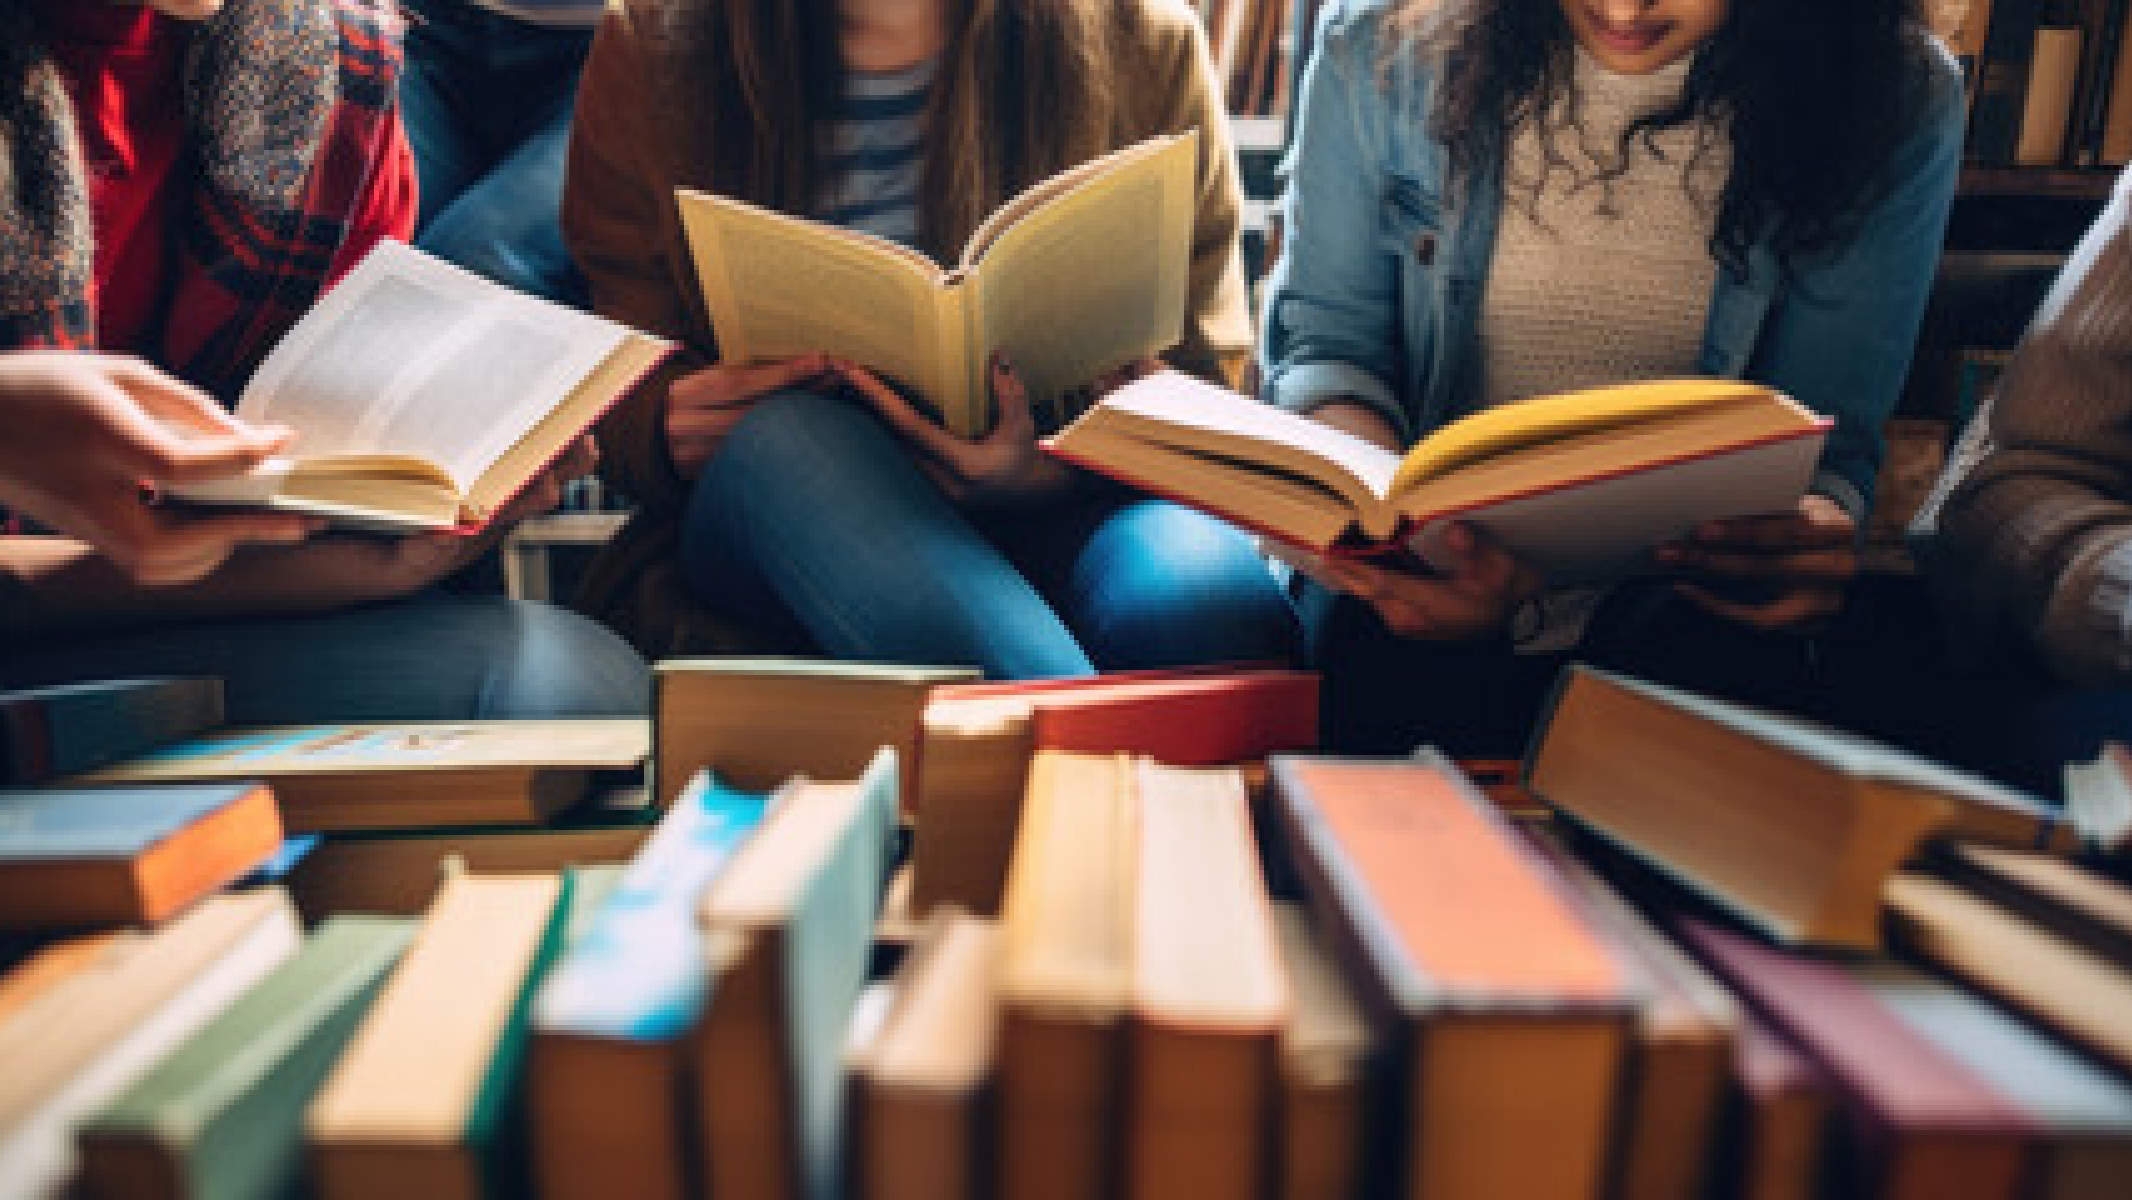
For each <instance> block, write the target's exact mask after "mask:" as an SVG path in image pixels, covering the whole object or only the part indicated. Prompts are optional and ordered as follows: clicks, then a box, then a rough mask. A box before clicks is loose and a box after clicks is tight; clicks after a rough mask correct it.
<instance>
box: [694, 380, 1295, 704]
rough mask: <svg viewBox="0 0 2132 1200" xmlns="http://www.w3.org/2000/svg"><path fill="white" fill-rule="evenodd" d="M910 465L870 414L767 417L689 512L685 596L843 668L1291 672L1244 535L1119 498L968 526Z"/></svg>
mask: <svg viewBox="0 0 2132 1200" xmlns="http://www.w3.org/2000/svg"><path fill="white" fill-rule="evenodd" d="M911 455H912V451H911V450H910V449H909V448H908V447H907V446H906V445H905V444H904V443H903V442H902V441H901V440H900V439H899V438H898V437H897V436H896V435H895V433H894V432H893V431H891V430H890V429H888V428H887V427H886V426H885V425H883V424H882V423H881V421H880V420H879V419H878V418H877V417H875V416H874V415H873V413H872V412H871V411H869V410H867V409H866V408H865V407H864V406H863V404H861V403H859V402H858V401H856V400H853V399H850V398H847V397H842V396H822V395H816V394H813V393H806V392H794V393H788V394H783V395H778V396H773V397H771V398H769V399H766V400H764V401H763V402H762V403H761V404H759V405H758V406H757V407H756V408H755V410H754V411H753V412H751V413H750V414H749V415H748V416H747V418H746V419H745V420H743V421H742V422H741V423H740V425H739V426H738V427H737V428H736V429H735V430H734V431H733V433H732V435H731V436H729V437H728V438H727V439H726V441H725V443H724V445H722V446H721V447H720V448H719V450H718V454H717V456H716V457H715V458H714V459H712V461H711V463H710V465H709V466H708V467H706V468H705V469H704V472H703V475H702V476H701V477H700V478H699V479H698V481H697V483H696V486H695V491H694V492H693V493H692V494H691V496H690V500H689V509H688V514H687V520H686V523H685V525H684V528H683V530H682V535H681V561H682V568H683V571H684V573H685V575H686V577H687V579H688V582H689V585H690V586H691V588H693V589H694V590H695V591H696V593H697V594H698V596H699V597H700V598H701V599H703V600H704V601H705V602H707V603H709V604H711V605H713V606H714V607H717V608H719V609H720V610H722V611H725V612H728V613H730V614H732V615H734V616H737V617H741V618H744V619H748V620H752V621H755V622H757V623H760V624H764V625H768V626H771V627H774V628H782V629H785V630H787V631H793V632H798V633H801V634H804V635H805V636H806V637H808V638H810V639H811V640H812V641H813V643H814V644H815V645H817V646H819V647H820V649H821V650H822V651H823V652H824V653H826V654H829V655H831V656H833V657H836V658H847V659H866V660H874V661H889V662H911V663H941V664H955V665H974V666H977V667H980V668H982V669H983V670H984V672H985V674H986V675H988V676H990V677H993V678H998V679H1027V678H1043V677H1052V676H1072V675H1086V674H1089V673H1091V672H1093V671H1097V670H1106V671H1108V670H1123V669H1129V668H1140V667H1157V666H1174V665H1180V664H1187V663H1209V662H1228V661H1237V660H1282V661H1286V660H1289V659H1292V658H1293V657H1294V656H1295V654H1296V651H1297V633H1296V626H1295V617H1294V614H1293V612H1292V611H1291V610H1290V609H1289V607H1288V604H1287V601H1286V599H1285V598H1284V597H1283V596H1282V595H1281V592H1280V588H1279V587H1278V585H1277V584H1276V583H1275V581H1274V578H1273V576H1272V574H1271V573H1270V572H1268V571H1267V569H1266V566H1265V564H1264V562H1262V561H1261V560H1260V558H1259V557H1258V554H1257V552H1256V549H1255V547H1254V546H1253V545H1252V542H1251V539H1250V538H1249V537H1247V536H1246V535H1245V534H1243V533H1241V532H1239V531H1238V530H1236V529H1234V528H1232V527H1230V526H1228V525H1225V524H1223V523H1221V522H1219V521H1216V520H1214V519H1213V518H1211V517H1207V516H1204V515H1202V514H1200V513H1197V512H1194V511H1192V510H1190V509H1186V508H1181V507H1179V506H1177V505H1174V504H1170V503H1167V502H1163V501H1157V500H1150V499H1146V498H1144V497H1141V496H1138V495H1136V494H1131V493H1127V492H1124V491H1122V490H1119V489H1113V488H1109V487H1103V488H1100V489H1096V493H1097V494H1095V495H1092V496H1089V497H1085V498H1083V497H1076V498H1075V499H1074V500H1072V501H1069V502H1066V503H1065V504H1064V505H1063V506H1053V507H1050V508H1046V509H1044V510H1042V511H1040V512H1026V513H1016V514H1006V513H983V514H973V513H969V512H965V511H964V510H962V509H960V508H958V507H956V505H955V504H953V503H952V502H950V501H949V500H948V498H947V497H946V496H944V495H943V494H942V493H941V492H940V490H939V489H938V488H937V487H935V486H934V485H933V483H932V481H931V480H929V479H928V478H927V477H926V475H925V473H924V472H923V471H921V470H920V469H919V468H918V466H917V464H916V463H915V462H914V461H913V459H912V457H911Z"/></svg>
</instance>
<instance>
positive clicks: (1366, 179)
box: [1259, 3, 1414, 440]
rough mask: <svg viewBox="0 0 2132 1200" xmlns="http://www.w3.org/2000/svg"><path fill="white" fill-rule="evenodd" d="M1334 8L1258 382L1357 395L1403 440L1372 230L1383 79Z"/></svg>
mask: <svg viewBox="0 0 2132 1200" xmlns="http://www.w3.org/2000/svg"><path fill="white" fill-rule="evenodd" d="M1342 7H1343V6H1342V5H1340V4H1338V3H1335V4H1330V5H1328V6H1327V11H1326V13H1325V14H1324V16H1323V17H1322V18H1321V23H1320V29H1319V36H1318V39H1317V47H1318V48H1317V52H1316V53H1315V54H1313V55H1312V56H1311V60H1310V63H1309V65H1308V67H1306V68H1305V71H1304V76H1303V86H1302V93H1301V100H1300V102H1299V107H1298V109H1297V118H1296V129H1295V138H1294V141H1293V143H1292V144H1291V145H1290V147H1289V151H1288V159H1287V161H1286V162H1285V163H1284V164H1283V174H1284V175H1285V176H1286V179H1287V187H1286V189H1285V191H1284V194H1283V196H1282V247H1281V259H1280V262H1279V263H1277V264H1275V266H1274V269H1273V272H1272V275H1271V277H1270V278H1269V281H1268V284H1267V298H1266V313H1265V318H1266V319H1265V331H1264V336H1263V339H1262V341H1261V343H1260V349H1259V357H1260V362H1261V364H1262V365H1263V366H1264V368H1265V382H1264V385H1263V387H1262V389H1261V391H1262V395H1263V397H1264V398H1265V399H1266V400H1268V401H1270V402H1271V403H1273V404H1276V405H1278V406H1280V407H1282V408H1286V409H1291V410H1293V411H1296V412H1308V411H1310V410H1311V409H1313V408H1316V407H1318V406H1319V405H1321V404H1325V403H1327V402H1330V401H1334V400H1354V401H1360V402H1362V403H1364V404H1367V405H1369V406H1370V407H1372V408H1374V409H1376V410H1377V411H1378V412H1380V413H1381V414H1383V416H1384V418H1385V419H1386V420H1387V421H1390V422H1391V424H1392V427H1393V428H1394V429H1396V430H1398V431H1399V432H1400V436H1401V438H1402V440H1404V439H1407V438H1411V437H1412V436H1413V434H1414V430H1413V429H1411V428H1410V427H1409V424H1410V423H1409V422H1408V421H1407V419H1406V417H1405V415H1404V413H1403V412H1402V411H1401V408H1400V405H1399V403H1398V397H1397V392H1396V388H1395V386H1394V384H1393V380H1394V379H1395V378H1396V371H1397V366H1396V364H1397V363H1398V361H1399V351H1398V345H1399V341H1398V339H1399V331H1398V326H1397V322H1398V320H1399V316H1400V314H1399V302H1398V286H1399V279H1398V263H1397V262H1396V261H1395V260H1394V259H1393V258H1392V257H1391V256H1390V255H1388V254H1386V253H1384V252H1383V250H1382V249H1381V247H1380V246H1379V244H1378V238H1377V236H1376V231H1377V226H1378V216H1379V214H1378V207H1379V205H1380V204H1381V203H1382V196H1381V191H1382V188H1381V187H1380V186H1378V185H1379V184H1380V183H1381V182H1382V181H1383V179H1384V173H1385V165H1384V151H1383V144H1384V131H1383V123H1384V120H1385V115H1384V107H1383V104H1382V103H1381V101H1380V100H1379V99H1378V97H1376V96H1374V95H1372V94H1371V89H1374V88H1378V87H1380V86H1381V83H1380V81H1379V79H1378V78H1377V75H1376V65H1375V63H1374V61H1373V60H1374V57H1375V56H1374V51H1373V50H1372V48H1371V47H1372V46H1373V44H1374V43H1373V40H1372V39H1370V38H1367V37H1363V36H1355V34H1356V33H1357V32H1358V29H1357V28H1355V27H1347V26H1345V24H1344V22H1343V21H1342V13H1341V9H1342ZM1409 319H1410V320H1411V319H1414V318H1413V317H1412V316H1410V317H1409Z"/></svg>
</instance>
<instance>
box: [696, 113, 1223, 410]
mask: <svg viewBox="0 0 2132 1200" xmlns="http://www.w3.org/2000/svg"><path fill="white" fill-rule="evenodd" d="M1225 151H1226V147H1225V146H1222V145H1221V144H1219V143H1217V142H1215V141H1213V140H1211V139H1210V138H1202V137H1201V135H1200V133H1199V131H1197V130H1193V131H1191V132H1188V133H1184V134H1170V135H1163V136H1159V137H1155V138H1150V139H1148V140H1146V141H1142V142H1139V143H1136V144H1134V145H1132V146H1128V147H1126V148H1124V149H1122V150H1117V151H1114V152H1112V153H1110V154H1107V155H1104V156H1102V157H1100V158H1096V159H1093V160H1091V161H1089V162H1086V163H1082V164H1080V165H1079V166H1076V167H1073V168H1070V169H1068V170H1066V171H1062V172H1060V173H1059V174H1057V175H1053V176H1051V177H1050V178H1047V179H1044V180H1041V181H1039V182H1037V183H1036V184H1034V185H1032V186H1030V187H1029V188H1028V189H1026V190H1024V191H1023V192H1022V193H1021V194H1019V195H1017V196H1015V197H1014V198H1012V199H1010V200H1009V201H1007V202H1006V203H1005V204H1003V205H1001V206H1000V207H999V208H998V209H997V210H995V211H994V212H993V213H992V215H991V216H990V217H988V218H987V219H986V220H985V221H984V222H983V223H982V224H980V225H979V226H978V227H977V230H976V231H975V232H974V233H972V234H971V235H970V238H969V240H968V241H967V242H966V243H965V244H964V246H963V249H962V256H961V258H960V260H959V261H958V262H956V263H955V264H954V265H953V266H952V267H948V268H943V267H942V266H941V265H939V264H937V263H935V262H934V261H933V260H932V259H930V258H927V257H926V256H925V255H923V254H921V253H919V252H917V251H915V250H912V249H909V248H908V247H905V246H901V245H898V244H896V243H894V242H890V241H887V240H885V239H882V238H877V237H873V236H871V235H869V234H865V233H861V232H858V231H856V230H851V229H843V228H838V227H836V226H832V225H827V224H823V223H821V222H818V221H811V220H808V219H806V218H804V217H795V216H790V215H788V214H785V213H779V212H772V211H769V210H767V209H762V208H757V207H755V206H753V205H750V204H746V203H744V202H742V201H738V200H733V199H729V198H726V197H723V196H713V195H708V194H705V193H702V192H697V191H691V190H688V189H685V188H684V189H682V190H681V191H680V193H679V202H680V206H681V223H682V228H683V229H684V230H685V231H686V233H687V236H688V241H689V250H690V253H691V254H692V256H693V257H694V260H695V270H696V278H697V280H698V281H699V282H700V284H701V285H702V289H703V300H704V307H705V308H706V309H707V310H708V313H709V316H710V323H711V327H712V328H713V329H715V330H717V333H718V348H719V351H720V353H721V354H722V355H723V356H724V357H725V359H726V360H727V361H731V362H751V361H761V360H766V359H780V358H789V357H792V356H794V355H799V354H808V353H817V352H818V353H825V354H830V355H834V356H836V357H839V358H844V359H849V360H850V361H852V362H855V363H858V364H860V365H861V366H865V367H868V368H870V369H872V370H875V371H878V372H880V373H881V374H883V375H885V376H888V377H890V378H892V379H894V380H896V381H898V382H900V383H902V384H905V385H907V386H908V387H909V388H911V389H912V390H914V391H915V392H916V394H917V397H918V400H919V402H920V404H921V405H922V406H923V407H925V408H927V409H929V410H930V411H931V413H932V414H933V415H934V417H935V418H937V419H938V420H939V421H940V423H941V424H942V425H943V426H945V427H946V428H947V429H949V430H951V431H952V432H954V433H956V434H959V435H961V436H963V437H974V436H977V435H979V434H982V433H984V432H985V431H986V430H987V429H989V428H990V427H991V423H992V417H993V414H992V403H991V396H992V392H991V357H992V355H993V354H994V353H995V352H999V353H1004V354H1005V355H1007V356H1008V358H1009V359H1010V360H1011V361H1012V362H1013V364H1014V369H1015V371H1016V372H1017V373H1018V374H1019V375H1020V376H1021V378H1022V382H1023V384H1024V385H1025V386H1026V387H1027V388H1028V392H1029V399H1030V401H1031V403H1032V404H1034V405H1035V406H1036V409H1037V412H1038V413H1039V414H1043V413H1045V412H1048V411H1053V410H1055V409H1056V406H1057V405H1058V404H1059V402H1060V401H1061V400H1062V399H1064V398H1065V397H1066V395H1067V394H1068V393H1069V392H1071V391H1072V390H1074V389H1077V388H1081V387H1083V386H1085V385H1087V384H1088V383H1089V382H1090V381H1092V380H1094V379H1095V378H1097V377H1098V376H1100V375H1102V374H1103V373H1104V372H1106V371H1111V370H1115V369H1117V368H1118V367H1120V366H1122V365H1124V364H1126V363H1130V362H1134V361H1137V360H1139V359H1144V358H1152V357H1154V356H1155V355H1157V354H1160V353H1162V352H1163V351H1164V350H1167V349H1169V348H1170V347H1171V346H1173V345H1175V344H1176V343H1177V341H1178V339H1179V338H1181V337H1182V336H1183V335H1184V325H1183V321H1184V312H1185V307H1186V305H1185V290H1186V287H1187V284H1188V282H1189V280H1188V276H1189V273H1190V268H1191V250H1192V244H1191V243H1192V214H1193V211H1194V208H1195V205H1196V197H1197V195H1198V192H1199V163H1200V156H1201V154H1202V153H1203V152H1204V153H1207V154H1213V153H1217V152H1225Z"/></svg>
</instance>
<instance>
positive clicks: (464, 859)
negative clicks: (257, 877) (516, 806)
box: [288, 817, 652, 925]
mask: <svg viewBox="0 0 2132 1200" xmlns="http://www.w3.org/2000/svg"><path fill="white" fill-rule="evenodd" d="M651 828H652V827H651V825H650V824H649V823H648V822H646V821H643V820H641V819H637V818H634V817H631V818H628V819H625V820H621V821H617V822H615V823H611V824H597V825H596V824H584V825H568V826H563V827H560V828H556V827H547V826H526V827H523V828H503V829H486V828H476V829H424V830H409V831H393V832H380V833H375V834H360V835H351V836H346V837H329V838H326V839H324V840H323V841H321V842H320V843H319V844H318V845H317V846H314V847H312V849H311V851H310V852H309V853H308V854H305V855H304V856H303V858H302V859H301V860H299V861H298V862H297V864H296V866H295V868H294V869H292V870H291V871H290V872H289V878H288V887H289V894H290V895H291V896H293V897H294V898H295V900H296V908H297V911H299V912H301V913H303V915H304V920H305V921H307V922H309V923H311V924H314V925H315V924H317V923H318V922H319V921H322V920H324V919H325V918H327V917H330V916H334V915H336V914H339V913H380V914H385V915H390V916H405V917H413V916H420V915H421V914H422V913H423V912H425V911H427V910H428V908H429V905H430V902H431V901H432V900H434V899H436V896H437V889H438V888H439V887H441V886H442V885H443V883H444V879H445V875H446V873H447V871H448V870H449V869H450V867H449V864H450V862H451V860H453V859H457V860H458V862H459V864H460V866H462V867H464V868H465V869H466V870H468V871H471V872H474V873H475V874H479V875H517V874H527V873H538V872H544V871H547V872H553V871H561V870H563V869H564V868H566V867H596V866H612V865H614V864H617V863H625V862H628V861H629V859H630V856H632V855H634V854H635V853H636V852H637V848H638V847H639V846H642V845H643V844H644V838H645V836H646V835H647V834H649V833H650V832H651Z"/></svg>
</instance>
